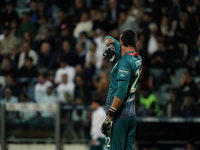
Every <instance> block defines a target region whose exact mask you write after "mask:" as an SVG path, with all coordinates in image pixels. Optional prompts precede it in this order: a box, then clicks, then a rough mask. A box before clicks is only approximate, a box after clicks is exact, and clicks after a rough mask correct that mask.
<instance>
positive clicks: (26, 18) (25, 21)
mask: <svg viewBox="0 0 200 150" xmlns="http://www.w3.org/2000/svg"><path fill="white" fill-rule="evenodd" d="M26 31H29V32H31V33H32V34H35V33H36V26H35V24H34V23H33V22H31V20H30V15H29V14H28V13H24V14H22V23H21V25H20V27H19V31H18V37H19V38H20V39H22V37H23V35H24V33H25V32H26Z"/></svg>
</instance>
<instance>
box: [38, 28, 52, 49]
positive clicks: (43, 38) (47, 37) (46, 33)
mask: <svg viewBox="0 0 200 150" xmlns="http://www.w3.org/2000/svg"><path fill="white" fill-rule="evenodd" d="M35 42H36V51H37V52H39V51H40V47H41V45H42V43H44V42H48V43H50V44H51V47H52V50H54V46H55V41H54V38H53V36H52V35H51V30H50V29H49V28H44V29H43V30H42V33H41V34H40V33H38V34H37V36H36V38H35Z"/></svg>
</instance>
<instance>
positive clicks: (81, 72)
mask: <svg viewBox="0 0 200 150" xmlns="http://www.w3.org/2000/svg"><path fill="white" fill-rule="evenodd" d="M75 69H76V76H77V75H80V76H82V77H84V79H85V68H84V66H83V65H82V64H78V65H76V67H75Z"/></svg>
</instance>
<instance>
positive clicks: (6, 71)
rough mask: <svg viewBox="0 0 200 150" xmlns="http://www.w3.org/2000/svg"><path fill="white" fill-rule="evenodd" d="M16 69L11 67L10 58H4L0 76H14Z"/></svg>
mask: <svg viewBox="0 0 200 150" xmlns="http://www.w3.org/2000/svg"><path fill="white" fill-rule="evenodd" d="M16 72H17V70H16V68H15V67H14V66H13V65H12V63H11V60H10V58H8V57H4V58H3V60H2V63H1V67H0V76H7V75H13V76H14V75H16Z"/></svg>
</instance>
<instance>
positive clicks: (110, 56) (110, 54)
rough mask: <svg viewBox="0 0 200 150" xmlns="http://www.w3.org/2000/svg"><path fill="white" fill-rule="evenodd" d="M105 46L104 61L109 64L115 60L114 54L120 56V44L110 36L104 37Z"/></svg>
mask: <svg viewBox="0 0 200 150" xmlns="http://www.w3.org/2000/svg"><path fill="white" fill-rule="evenodd" d="M105 45H106V46H107V48H106V50H105V52H104V53H103V56H104V59H105V60H106V61H109V62H113V61H114V59H115V58H116V54H117V55H119V56H121V51H120V43H119V42H118V41H117V40H116V39H114V38H113V37H111V36H107V37H105Z"/></svg>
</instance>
